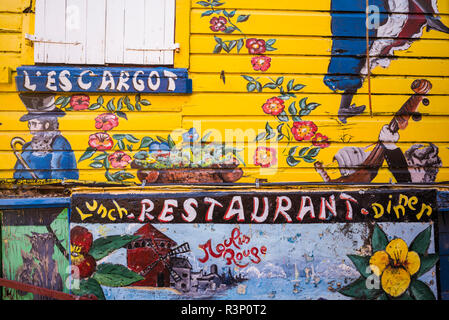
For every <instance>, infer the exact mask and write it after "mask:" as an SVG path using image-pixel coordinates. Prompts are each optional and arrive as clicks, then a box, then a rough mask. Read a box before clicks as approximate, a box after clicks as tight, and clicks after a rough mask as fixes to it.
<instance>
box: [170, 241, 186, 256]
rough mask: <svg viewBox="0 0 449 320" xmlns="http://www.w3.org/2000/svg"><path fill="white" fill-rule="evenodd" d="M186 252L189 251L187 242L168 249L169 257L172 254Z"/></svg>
mask: <svg viewBox="0 0 449 320" xmlns="http://www.w3.org/2000/svg"><path fill="white" fill-rule="evenodd" d="M186 252H190V246H189V243H188V242H185V243H183V244H181V245H180V246H178V247H176V248H174V249H172V250H170V252H169V253H168V255H169V256H170V257H174V256H177V255H178V254H181V253H186Z"/></svg>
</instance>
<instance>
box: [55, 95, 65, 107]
mask: <svg viewBox="0 0 449 320" xmlns="http://www.w3.org/2000/svg"><path fill="white" fill-rule="evenodd" d="M63 102H64V97H63V96H59V97H58V99H56V101H55V104H56V105H59V104H62V103H63Z"/></svg>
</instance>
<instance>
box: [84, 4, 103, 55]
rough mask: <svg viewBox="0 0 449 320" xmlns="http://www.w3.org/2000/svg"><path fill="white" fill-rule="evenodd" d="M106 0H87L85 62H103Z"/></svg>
mask: <svg viewBox="0 0 449 320" xmlns="http://www.w3.org/2000/svg"><path fill="white" fill-rule="evenodd" d="M105 43H106V0H87V10H86V64H104V61H105Z"/></svg>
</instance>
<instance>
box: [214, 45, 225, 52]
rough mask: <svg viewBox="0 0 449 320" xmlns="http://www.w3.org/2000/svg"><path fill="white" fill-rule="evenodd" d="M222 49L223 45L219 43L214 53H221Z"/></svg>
mask: <svg viewBox="0 0 449 320" xmlns="http://www.w3.org/2000/svg"><path fill="white" fill-rule="evenodd" d="M222 49H223V46H222V45H221V44H220V43H218V44H217V45H216V46H215V48H214V51H213V52H212V53H220V52H221V50H222Z"/></svg>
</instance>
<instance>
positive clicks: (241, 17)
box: [237, 14, 250, 22]
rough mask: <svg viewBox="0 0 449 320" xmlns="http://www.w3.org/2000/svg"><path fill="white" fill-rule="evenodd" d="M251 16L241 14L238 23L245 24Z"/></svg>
mask: <svg viewBox="0 0 449 320" xmlns="http://www.w3.org/2000/svg"><path fill="white" fill-rule="evenodd" d="M249 16H250V15H249V14H241V15H239V16H238V17H237V22H245V21H247V20H248V19H249Z"/></svg>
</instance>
